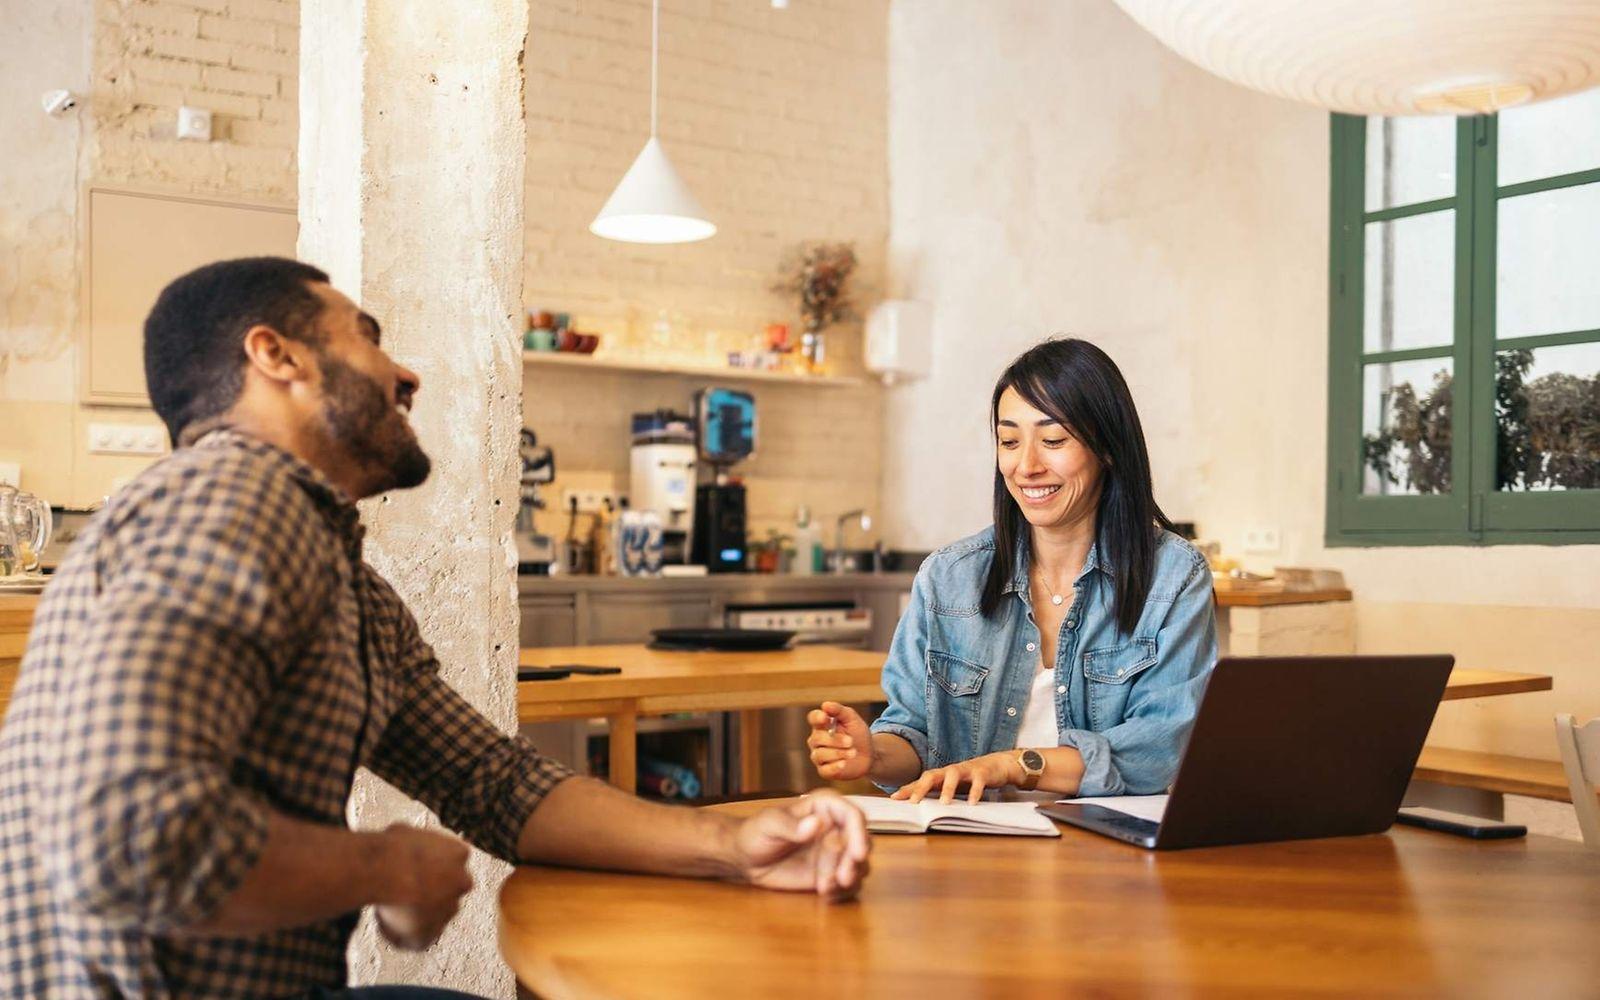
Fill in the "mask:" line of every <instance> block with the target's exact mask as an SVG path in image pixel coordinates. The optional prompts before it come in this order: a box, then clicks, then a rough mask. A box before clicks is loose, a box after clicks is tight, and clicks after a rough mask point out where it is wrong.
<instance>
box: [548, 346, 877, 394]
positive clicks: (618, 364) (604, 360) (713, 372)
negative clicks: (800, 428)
mask: <svg viewBox="0 0 1600 1000" xmlns="http://www.w3.org/2000/svg"><path fill="white" fill-rule="evenodd" d="M522 363H523V364H524V365H536V366H543V367H546V368H567V369H588V370H591V371H602V372H607V371H609V372H635V373H637V374H641V375H674V376H680V377H681V376H687V377H689V378H703V379H714V380H717V381H723V382H778V383H784V384H787V385H814V386H818V387H823V388H834V389H841V388H847V387H850V386H859V385H864V384H865V381H866V380H865V379H862V378H859V377H857V376H854V375H796V374H794V373H793V372H773V371H761V370H759V369H755V368H732V367H727V366H721V367H719V366H717V365H684V364H646V363H644V362H640V361H625V360H622V359H620V358H608V357H598V358H597V357H595V356H594V355H592V354H574V353H572V352H569V351H523V352H522Z"/></svg>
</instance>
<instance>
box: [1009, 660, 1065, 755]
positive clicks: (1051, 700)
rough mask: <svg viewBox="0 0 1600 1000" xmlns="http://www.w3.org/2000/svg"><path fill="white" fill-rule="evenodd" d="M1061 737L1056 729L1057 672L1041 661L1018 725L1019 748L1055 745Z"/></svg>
mask: <svg viewBox="0 0 1600 1000" xmlns="http://www.w3.org/2000/svg"><path fill="white" fill-rule="evenodd" d="M1060 742H1061V737H1060V736H1059V735H1058V733H1057V731H1056V672H1055V671H1054V670H1046V669H1045V668H1044V664H1043V663H1040V664H1039V668H1038V671H1037V672H1036V673H1035V674H1034V675H1033V689H1032V690H1030V691H1029V692H1028V707H1027V708H1025V709H1023V710H1022V725H1020V726H1018V727H1017V748H1018V749H1019V750H1025V749H1027V748H1028V747H1053V746H1057V745H1059V744H1060Z"/></svg>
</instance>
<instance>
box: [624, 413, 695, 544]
mask: <svg viewBox="0 0 1600 1000" xmlns="http://www.w3.org/2000/svg"><path fill="white" fill-rule="evenodd" d="M628 466H629V468H628V472H629V476H628V497H629V501H630V503H631V505H632V508H633V509H634V510H639V511H646V510H648V511H654V512H655V513H656V515H657V516H658V517H659V518H660V520H661V548H662V556H661V561H662V563H663V565H671V564H681V563H685V562H688V561H689V547H690V530H691V529H692V528H693V527H694V525H693V521H692V519H693V517H694V481H695V467H696V463H695V436H694V420H693V418H692V417H688V416H685V415H683V414H681V413H674V412H673V411H671V410H656V411H655V412H653V413H635V414H634V415H633V444H632V447H631V448H630V449H629V455H628Z"/></svg>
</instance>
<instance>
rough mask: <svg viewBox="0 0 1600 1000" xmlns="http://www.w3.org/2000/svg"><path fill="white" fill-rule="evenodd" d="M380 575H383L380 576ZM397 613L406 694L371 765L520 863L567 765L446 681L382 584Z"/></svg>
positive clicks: (470, 835)
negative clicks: (527, 834)
mask: <svg viewBox="0 0 1600 1000" xmlns="http://www.w3.org/2000/svg"><path fill="white" fill-rule="evenodd" d="M374 575H375V574H374ZM381 586H382V588H383V590H384V591H385V593H386V595H387V600H385V602H384V603H385V604H387V605H388V606H389V608H390V609H391V613H393V614H394V615H395V616H396V619H397V620H396V621H395V627H396V629H397V631H398V640H399V645H398V650H399V660H400V662H399V663H398V664H397V665H396V673H397V681H398V683H399V684H400V686H401V691H400V692H399V694H398V695H397V697H396V699H395V702H396V706H395V711H394V714H393V715H392V716H391V717H390V719H389V724H388V727H387V728H386V729H385V730H384V734H383V737H382V739H381V740H380V741H379V743H378V746H377V748H376V753H375V754H374V756H373V758H372V759H371V760H369V761H368V765H367V766H368V767H370V768H371V769H372V771H373V772H374V773H375V774H377V775H378V776H379V777H380V778H382V779H383V780H385V781H387V782H389V783H390V784H391V785H394V786H395V787H396V788H398V789H400V790H401V791H402V792H405V793H406V794H407V795H410V796H412V797H413V798H415V799H417V800H418V801H419V802H421V803H422V804H424V805H426V806H427V807H428V808H429V809H432V810H433V811H434V812H435V813H438V815H439V819H440V820H441V821H443V823H444V824H445V826H447V827H449V828H450V829H452V830H455V831H457V832H458V833H460V834H461V835H462V836H464V837H465V838H466V839H467V840H468V841H470V842H471V843H472V844H473V845H474V846H476V847H478V848H479V849H481V850H484V851H487V852H488V853H490V854H492V855H494V856H495V857H497V858H500V859H501V860H504V861H509V862H511V863H513V864H515V863H517V861H518V860H519V859H518V857H517V840H518V838H519V837H520V836H521V834H522V828H523V826H524V825H525V824H526V823H527V821H528V817H529V816H531V815H533V811H534V809H536V808H537V807H538V806H539V803H540V802H542V801H543V800H544V797H545V796H546V795H547V794H549V792H550V790H551V789H553V788H554V787H555V786H556V785H558V784H560V783H561V782H562V781H564V780H566V779H567V778H569V777H571V776H572V774H573V772H572V770H571V769H570V768H568V767H567V766H566V765H564V764H562V763H560V762H559V761H556V760H553V759H551V758H549V757H545V756H543V755H541V754H540V753H539V752H538V751H536V750H535V749H534V748H533V745H532V744H531V743H529V742H528V741H527V740H525V739H523V738H521V737H520V736H519V737H511V736H507V735H506V734H505V733H503V732H501V731H500V730H499V729H497V728H495V726H494V724H493V723H491V722H490V721H489V720H488V719H487V718H485V717H484V716H483V714H482V713H481V712H479V711H478V710H477V709H476V708H474V707H472V704H471V703H470V702H468V701H467V700H466V699H465V698H463V697H462V696H461V695H460V693H458V692H457V691H456V690H455V689H454V688H452V687H451V686H450V685H449V684H446V683H445V681H444V680H443V678H441V677H440V676H439V661H438V659H437V658H436V657H435V656H434V653H433V649H432V647H430V646H429V645H428V644H427V643H426V642H424V641H423V639H422V636H421V634H420V633H419V632H418V630H417V623H416V619H415V618H413V617H412V615H411V612H410V611H408V610H407V609H406V608H405V606H404V604H403V603H401V601H400V598H399V597H398V596H395V595H394V594H393V591H390V590H388V589H387V586H386V585H381Z"/></svg>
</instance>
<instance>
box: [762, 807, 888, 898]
mask: <svg viewBox="0 0 1600 1000" xmlns="http://www.w3.org/2000/svg"><path fill="white" fill-rule="evenodd" d="M871 850H872V842H871V838H870V837H868V836H867V822H866V819H865V818H863V817H862V815H861V810H859V809H857V808H856V807H855V806H853V805H851V804H850V803H848V802H846V801H845V800H844V799H843V798H842V797H841V796H839V795H838V794H837V793H835V792H830V791H819V792H812V793H811V794H810V795H807V796H806V797H805V798H803V799H800V800H798V801H796V802H793V803H791V804H790V805H787V806H778V807H774V808H771V809H766V810H763V811H762V812H759V813H757V814H756V815H754V816H752V817H750V818H749V819H747V820H745V821H744V822H742V823H740V824H739V825H738V826H737V827H736V828H734V831H733V852H734V857H735V858H736V859H737V863H738V866H739V871H740V874H741V875H742V876H743V877H744V878H745V879H746V880H747V881H749V882H750V884H752V885H757V886H760V887H762V888H764V889H785V890H789V891H798V892H815V893H816V894H817V895H819V896H822V897H824V898H826V899H828V900H829V901H832V902H837V901H840V900H845V899H849V898H850V897H852V896H854V895H855V894H856V893H857V892H858V891H859V890H860V888H861V880H862V879H863V878H865V877H866V874H867V855H868V854H869V853H870V852H871Z"/></svg>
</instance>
